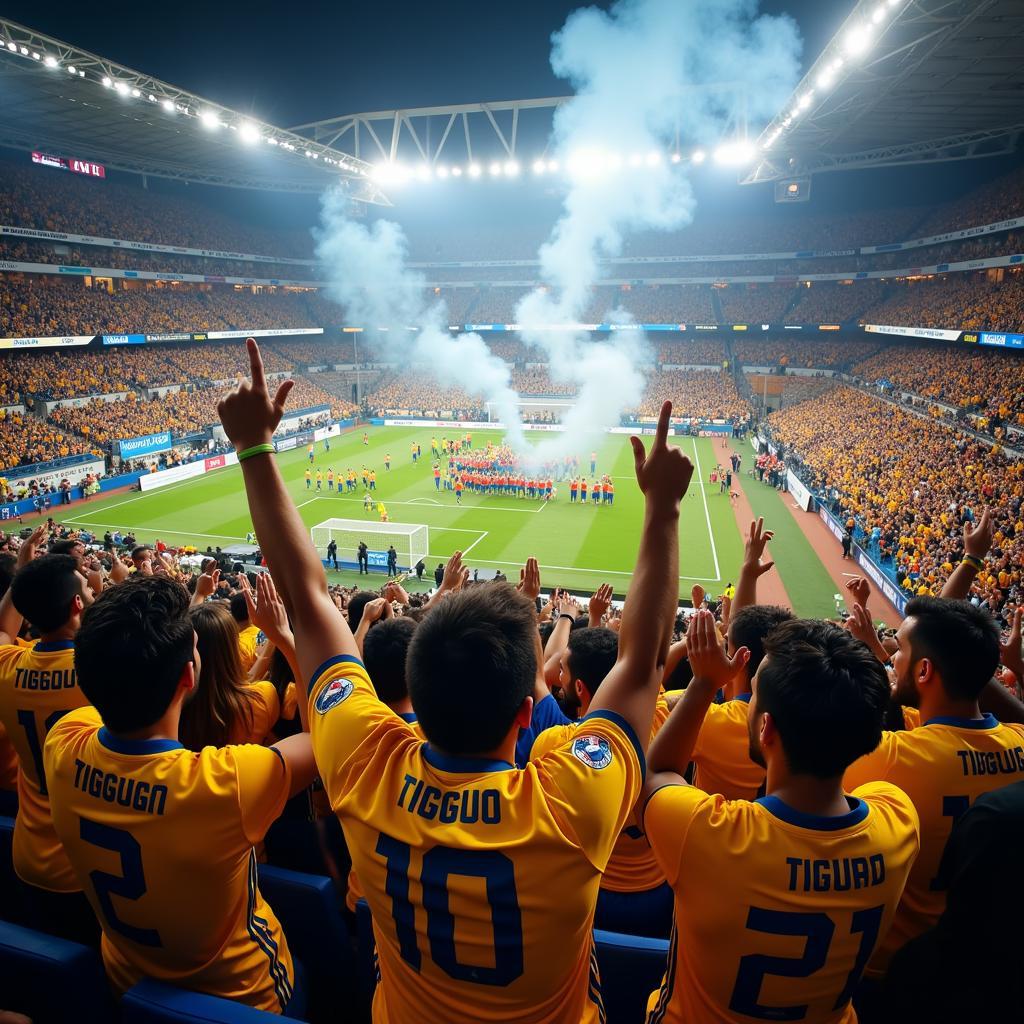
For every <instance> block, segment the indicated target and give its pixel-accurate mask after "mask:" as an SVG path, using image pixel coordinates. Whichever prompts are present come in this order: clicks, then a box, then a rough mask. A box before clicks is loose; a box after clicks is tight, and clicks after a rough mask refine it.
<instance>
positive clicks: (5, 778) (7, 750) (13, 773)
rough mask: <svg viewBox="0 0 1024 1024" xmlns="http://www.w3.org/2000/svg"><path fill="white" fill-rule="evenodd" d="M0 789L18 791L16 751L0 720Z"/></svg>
mask: <svg viewBox="0 0 1024 1024" xmlns="http://www.w3.org/2000/svg"><path fill="white" fill-rule="evenodd" d="M0 789H6V790H7V791H8V792H11V793H17V792H18V752H17V751H16V750H15V749H14V744H13V743H12V742H11V740H10V737H9V736H8V735H7V728H6V726H5V725H4V723H3V722H2V721H0Z"/></svg>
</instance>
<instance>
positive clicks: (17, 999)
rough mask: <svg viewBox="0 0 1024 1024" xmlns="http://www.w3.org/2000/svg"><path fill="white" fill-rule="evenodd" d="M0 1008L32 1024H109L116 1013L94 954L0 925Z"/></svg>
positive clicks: (12, 927) (12, 925)
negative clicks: (19, 1015) (16, 1013)
mask: <svg viewBox="0 0 1024 1024" xmlns="http://www.w3.org/2000/svg"><path fill="white" fill-rule="evenodd" d="M0 1005H2V1007H3V1009H5V1010H15V1011H17V1012H19V1013H24V1014H27V1015H28V1016H29V1017H31V1018H32V1021H33V1024H65V1022H67V1021H75V1022H76V1024H109V1022H110V1021H112V1020H116V1019H117V1016H116V1010H115V1009H114V1004H113V1000H112V998H111V995H110V989H109V987H108V985H107V978H106V975H105V974H104V971H103V962H102V961H101V960H100V955H99V953H97V952H96V950H94V949H90V948H89V947H88V946H80V945H78V943H77V942H68V941H66V940H65V939H57V938H54V937H53V936H52V935H44V934H43V933H42V932H37V931H33V930H32V929H31V928H23V927H21V925H17V924H9V923H7V922H6V921H3V922H0Z"/></svg>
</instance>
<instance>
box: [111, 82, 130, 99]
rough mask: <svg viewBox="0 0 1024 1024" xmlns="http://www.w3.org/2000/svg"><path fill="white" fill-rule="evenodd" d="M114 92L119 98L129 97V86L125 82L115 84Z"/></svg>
mask: <svg viewBox="0 0 1024 1024" xmlns="http://www.w3.org/2000/svg"><path fill="white" fill-rule="evenodd" d="M114 91H115V92H116V93H117V94H118V95H119V96H127V95H128V85H127V84H126V83H125V82H115V83H114Z"/></svg>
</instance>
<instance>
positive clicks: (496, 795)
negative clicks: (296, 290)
mask: <svg viewBox="0 0 1024 1024" xmlns="http://www.w3.org/2000/svg"><path fill="white" fill-rule="evenodd" d="M309 699H310V719H311V731H312V736H313V750H314V753H315V754H316V759H317V764H318V765H319V768H320V774H321V777H322V779H323V783H324V786H325V788H326V791H327V794H328V797H329V799H330V802H331V806H332V808H333V810H334V811H335V813H336V814H337V815H338V817H339V818H340V819H341V823H342V826H343V828H344V831H345V837H346V840H347V841H348V848H349V851H350V852H351V854H352V862H353V867H354V868H355V870H356V872H357V874H358V876H359V880H360V882H361V884H362V887H363V889H364V891H365V896H366V900H367V902H368V903H369V905H370V909H371V911H372V914H373V921H374V936H375V939H376V944H377V953H378V958H379V968H380V984H379V985H378V987H377V991H376V995H375V997H374V1020H375V1021H378V1022H387V1024H399V1022H401V1024H432V1022H435V1021H438V1020H443V1021H445V1022H446V1024H458V1022H479V1021H485V1022H498V1021H501V1022H510V1024H512V1022H517V1024H526V1022H531V1024H545V1022H548V1024H554V1022H566V1024H569V1022H572V1024H599V1022H600V1021H601V1020H602V1019H603V1016H604V1012H603V1009H602V1006H601V1002H600V999H601V997H600V981H599V978H598V975H597V968H596V960H595V958H594V955H593V941H592V934H591V929H592V925H593V917H594V907H595V904H596V901H597V891H598V885H599V883H600V878H601V873H602V872H603V871H604V869H605V867H606V866H607V864H608V859H609V857H610V856H611V853H612V850H613V848H614V846H615V842H616V839H617V837H618V834H619V832H620V831H621V830H622V828H623V826H624V825H625V823H626V821H627V819H628V816H629V813H630V810H631V808H632V805H633V803H634V802H635V800H636V797H637V795H638V793H639V789H640V785H641V782H642V778H643V771H644V759H643V753H642V750H641V748H640V746H639V744H638V743H637V742H636V738H635V736H634V735H633V732H632V730H631V728H630V727H629V725H628V723H626V722H625V720H623V719H621V718H619V716H617V715H614V714H611V713H607V712H598V713H596V714H594V715H591V716H589V717H587V718H585V719H583V721H581V722H580V723H579V724H578V725H577V726H576V732H575V734H574V735H575V738H574V739H573V740H572V742H571V743H568V744H566V745H564V746H563V747H560V748H559V749H557V750H554V751H552V752H550V753H548V754H545V755H544V756H543V757H540V758H538V759H537V760H536V761H533V762H531V763H530V764H529V765H528V766H527V767H526V768H525V769H522V770H519V769H517V768H516V767H515V766H514V765H512V764H510V763H506V762H503V761H489V760H481V759H477V758H464V757H451V756H447V755H445V754H443V753H441V752H440V751H438V750H436V749H434V748H433V747H432V746H431V745H430V744H429V743H424V742H423V741H422V740H421V739H420V738H419V736H418V735H417V734H416V732H415V731H414V729H413V728H412V727H411V726H410V725H409V724H407V723H406V722H403V721H402V719H401V718H399V717H398V716H397V715H396V714H394V712H392V711H391V710H390V709H389V708H388V707H387V706H386V705H384V704H382V703H381V702H380V701H379V700H378V699H377V696H376V694H375V693H374V691H373V687H372V685H371V683H370V680H369V678H368V677H367V675H366V672H365V670H364V669H363V666H362V664H361V663H360V662H359V661H358V660H357V659H355V658H352V657H348V656H339V657H336V658H332V659H330V660H329V661H327V662H326V663H325V664H324V665H323V666H321V667H320V669H318V670H317V672H316V673H315V674H314V676H313V680H312V683H311V688H310V695H309ZM552 879H557V885H556V886H555V888H553V887H552ZM555 900H557V910H556V908H555V904H554V901H555ZM553 923H557V927H553Z"/></svg>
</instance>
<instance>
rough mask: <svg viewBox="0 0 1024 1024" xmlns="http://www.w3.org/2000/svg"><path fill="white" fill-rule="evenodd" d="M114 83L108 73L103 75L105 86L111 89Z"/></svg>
mask: <svg viewBox="0 0 1024 1024" xmlns="http://www.w3.org/2000/svg"><path fill="white" fill-rule="evenodd" d="M113 84H114V83H113V82H112V81H111V80H110V78H109V77H108V76H107V75H104V76H103V88H104V89H109V88H110V87H111V86H112V85H113Z"/></svg>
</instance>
